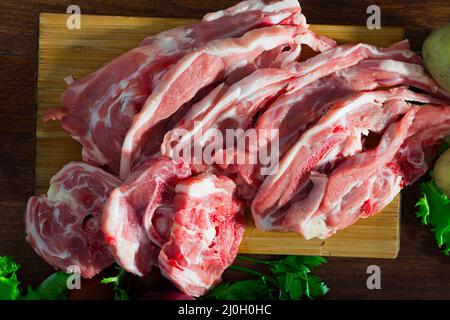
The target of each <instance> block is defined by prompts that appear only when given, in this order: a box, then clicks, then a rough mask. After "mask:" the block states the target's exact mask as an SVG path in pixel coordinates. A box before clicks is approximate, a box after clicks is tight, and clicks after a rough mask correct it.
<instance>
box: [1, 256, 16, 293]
mask: <svg viewBox="0 0 450 320" xmlns="http://www.w3.org/2000/svg"><path fill="white" fill-rule="evenodd" d="M19 268H20V265H19V264H18V263H16V262H15V261H14V260H13V258H11V257H7V256H4V257H0V300H16V299H17V298H18V297H19V295H20V289H19V284H20V282H19V281H18V280H17V275H16V272H17V270H19Z"/></svg>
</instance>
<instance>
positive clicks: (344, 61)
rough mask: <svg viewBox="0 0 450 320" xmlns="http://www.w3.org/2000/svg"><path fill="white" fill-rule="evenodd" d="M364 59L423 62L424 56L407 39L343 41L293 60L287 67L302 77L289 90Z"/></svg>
mask: <svg viewBox="0 0 450 320" xmlns="http://www.w3.org/2000/svg"><path fill="white" fill-rule="evenodd" d="M364 59H392V60H396V61H403V62H410V63H420V62H421V60H420V58H419V56H417V55H416V54H415V53H414V52H413V51H411V50H410V49H409V42H408V41H407V40H405V41H401V42H398V43H396V44H394V45H392V46H390V47H388V48H378V47H376V46H372V45H368V44H363V43H359V44H344V45H340V46H338V47H335V48H334V49H332V50H327V51H325V52H322V53H321V54H319V55H316V56H314V57H312V58H310V59H308V60H306V61H303V62H301V63H298V62H293V63H291V64H288V65H286V66H285V68H284V69H286V70H288V71H291V72H292V73H296V74H298V75H299V77H298V78H297V79H296V80H295V81H292V82H291V84H290V85H289V92H292V91H296V90H299V89H301V88H303V87H305V86H306V85H308V84H310V83H311V82H314V81H316V80H317V79H320V78H323V77H324V76H327V75H329V74H332V73H334V72H336V71H339V70H342V69H345V68H347V67H350V66H353V65H355V64H357V63H358V62H360V61H361V60H364Z"/></svg>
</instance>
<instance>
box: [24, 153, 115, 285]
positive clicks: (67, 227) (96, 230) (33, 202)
mask: <svg viewBox="0 0 450 320" xmlns="http://www.w3.org/2000/svg"><path fill="white" fill-rule="evenodd" d="M120 184H121V181H120V180H119V179H117V178H115V177H114V176H112V175H110V174H109V173H106V172H104V171H103V170H101V169H99V168H95V167H93V166H90V165H88V164H85V163H82V162H72V163H69V164H67V165H65V166H64V167H63V168H62V169H61V171H59V172H58V173H57V174H56V175H55V176H54V177H53V178H52V179H51V181H50V189H49V190H48V192H47V195H46V196H45V195H41V196H39V197H31V198H30V199H29V200H28V205H27V209H26V213H25V226H26V228H25V230H26V234H27V241H28V242H30V244H31V245H32V246H33V248H34V250H35V251H36V252H37V253H38V254H39V255H40V256H41V257H42V258H44V259H45V261H47V262H48V263H49V264H50V265H52V266H54V267H55V268H58V269H61V270H63V271H67V268H68V267H69V266H77V267H79V268H80V273H81V276H82V277H83V278H92V277H93V276H95V275H96V274H98V273H99V272H100V271H102V270H103V269H104V268H106V267H108V266H109V265H110V264H112V263H113V262H114V259H113V257H112V256H111V254H110V253H109V251H108V248H107V245H106V242H105V240H104V236H103V232H102V230H101V228H100V221H101V215H102V208H103V205H104V203H105V202H106V199H107V198H108V196H109V193H110V192H111V191H112V190H113V189H114V188H115V187H117V186H118V185H120Z"/></svg>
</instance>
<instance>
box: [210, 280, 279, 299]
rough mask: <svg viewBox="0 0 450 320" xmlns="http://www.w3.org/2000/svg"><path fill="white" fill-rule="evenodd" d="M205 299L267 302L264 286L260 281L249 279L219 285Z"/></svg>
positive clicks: (267, 297)
mask: <svg viewBox="0 0 450 320" xmlns="http://www.w3.org/2000/svg"><path fill="white" fill-rule="evenodd" d="M205 299H216V300H269V299H271V295H270V294H269V291H268V288H267V286H266V284H265V283H264V282H263V281H262V280H261V279H251V280H244V281H236V282H225V283H221V284H219V285H218V286H217V287H215V288H214V289H213V291H212V292H211V293H210V294H208V295H207V296H206V297H205Z"/></svg>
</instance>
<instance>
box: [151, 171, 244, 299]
mask: <svg viewBox="0 0 450 320" xmlns="http://www.w3.org/2000/svg"><path fill="white" fill-rule="evenodd" d="M235 188H236V186H235V184H234V183H233V181H232V180H230V179H228V178H226V177H224V176H215V175H212V174H203V175H200V176H197V177H194V178H190V179H187V180H185V181H183V182H180V183H179V184H178V185H177V186H176V195H175V200H174V205H175V215H174V223H173V226H172V230H171V236H170V240H169V241H168V242H167V243H165V244H164V246H163V247H162V249H161V253H160V255H159V260H158V261H159V267H160V268H161V272H162V274H163V275H164V276H165V277H167V278H168V279H170V280H171V281H172V282H173V283H174V284H175V286H177V287H178V288H179V289H180V290H181V291H182V292H184V293H185V294H188V295H191V296H195V297H198V296H201V295H203V294H205V293H206V292H207V291H208V290H209V289H210V288H212V287H213V286H215V285H217V284H218V283H219V282H220V281H221V276H222V273H223V271H224V270H225V269H226V268H227V267H228V266H230V265H231V264H232V263H233V261H234V259H235V258H236V254H237V252H238V248H239V244H240V242H241V240H242V236H243V234H244V215H243V209H244V207H243V206H242V204H241V203H240V202H239V201H238V200H236V198H235V195H234V193H235Z"/></svg>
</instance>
